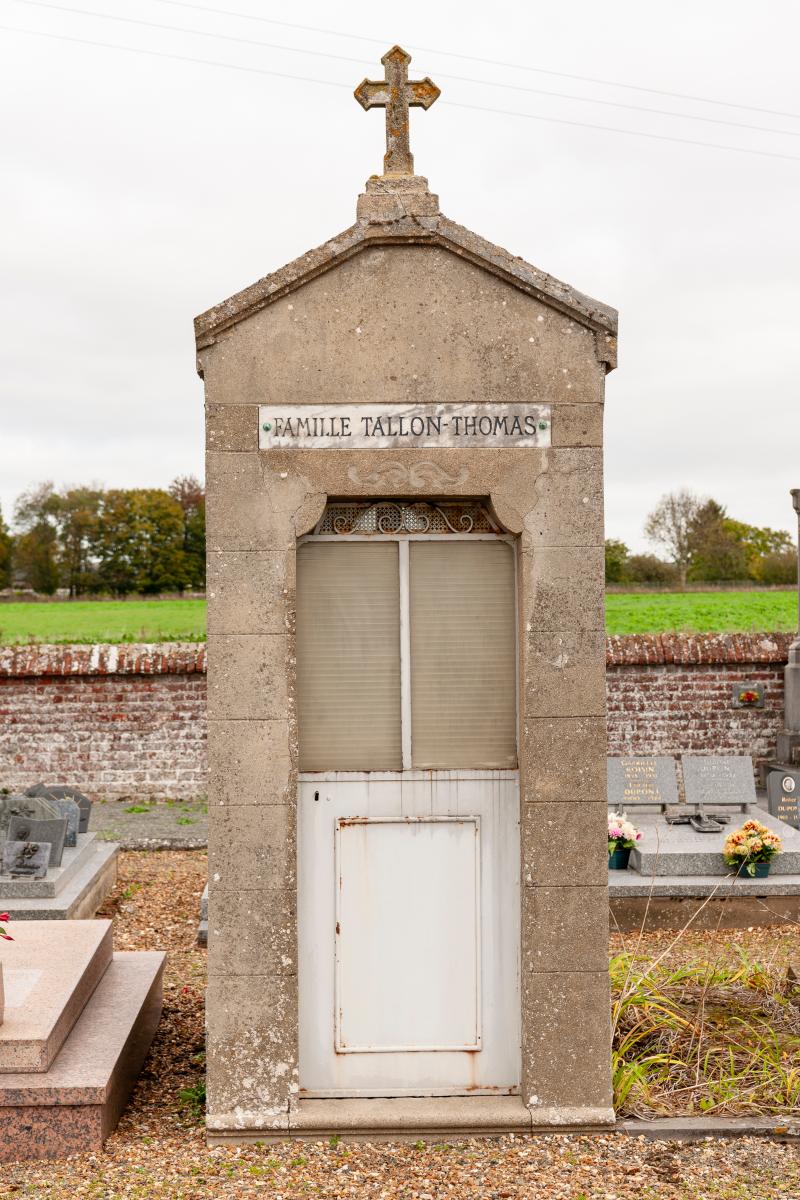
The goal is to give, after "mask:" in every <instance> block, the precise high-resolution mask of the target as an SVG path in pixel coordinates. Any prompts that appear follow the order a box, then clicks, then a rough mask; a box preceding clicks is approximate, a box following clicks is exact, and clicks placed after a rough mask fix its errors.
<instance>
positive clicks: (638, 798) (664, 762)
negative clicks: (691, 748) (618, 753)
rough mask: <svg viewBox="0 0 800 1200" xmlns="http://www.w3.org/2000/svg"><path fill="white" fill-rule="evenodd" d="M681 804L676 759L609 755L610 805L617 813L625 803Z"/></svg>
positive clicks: (630, 804) (639, 804) (665, 756)
mask: <svg viewBox="0 0 800 1200" xmlns="http://www.w3.org/2000/svg"><path fill="white" fill-rule="evenodd" d="M677 803H678V783H677V780H676V778H675V760H674V759H673V758H670V757H669V756H668V755H657V756H655V757H653V758H609V760H608V806H609V808H613V809H614V810H615V811H616V812H619V811H624V810H625V808H626V806H637V807H638V806H641V805H643V804H653V805H667V804H670V805H672V804H677Z"/></svg>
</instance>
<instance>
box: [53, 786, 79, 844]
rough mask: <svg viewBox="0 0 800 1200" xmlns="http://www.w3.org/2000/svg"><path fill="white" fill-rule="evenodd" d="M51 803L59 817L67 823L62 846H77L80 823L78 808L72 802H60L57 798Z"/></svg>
mask: <svg viewBox="0 0 800 1200" xmlns="http://www.w3.org/2000/svg"><path fill="white" fill-rule="evenodd" d="M51 803H52V804H55V806H56V808H57V809H58V811H59V812H60V813H61V816H62V817H64V819H65V820H66V822H67V833H66V837H65V838H64V845H65V846H77V844H78V832H79V830H80V823H81V810H80V808H79V807H78V805H77V804H76V803H75V801H74V800H66V799H65V800H61V799H59V797H57V796H54V797H53V800H52V801H51Z"/></svg>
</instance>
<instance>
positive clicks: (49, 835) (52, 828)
mask: <svg viewBox="0 0 800 1200" xmlns="http://www.w3.org/2000/svg"><path fill="white" fill-rule="evenodd" d="M66 836H67V819H66V817H56V818H55V819H54V820H51V821H32V820H31V819H30V817H12V818H11V821H10V822H9V826H8V840H9V842H41V843H42V844H44V843H45V842H46V843H47V844H48V845H49V846H50V859H49V862H48V864H47V865H48V867H60V866H61V859H62V858H63V857H64V839H65V838H66Z"/></svg>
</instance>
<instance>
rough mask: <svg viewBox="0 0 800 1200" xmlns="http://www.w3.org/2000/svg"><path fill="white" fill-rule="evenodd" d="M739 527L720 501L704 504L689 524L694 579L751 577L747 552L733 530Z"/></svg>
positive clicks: (690, 569)
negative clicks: (729, 516) (734, 527)
mask: <svg viewBox="0 0 800 1200" xmlns="http://www.w3.org/2000/svg"><path fill="white" fill-rule="evenodd" d="M735 525H736V522H735V521H731V520H730V519H729V518H728V516H727V514H726V512H725V509H724V507H723V506H722V505H721V504H719V503H717V501H716V500H706V501H705V502H704V503H703V504H701V506H700V508H699V509H698V510H697V512H696V513H695V514H694V516H693V518H692V520H691V522H690V525H689V552H690V558H691V561H690V564H689V570H688V577H689V578H690V579H694V580H708V581H716V580H719V581H723V580H733V579H747V578H748V576H749V567H748V554H747V549H746V547H745V545H744V544H743V542H742V541H741V540H740V538H739V537H738V536H737V534H736V532H735V530H734V529H733V528H732V527H733V526H735Z"/></svg>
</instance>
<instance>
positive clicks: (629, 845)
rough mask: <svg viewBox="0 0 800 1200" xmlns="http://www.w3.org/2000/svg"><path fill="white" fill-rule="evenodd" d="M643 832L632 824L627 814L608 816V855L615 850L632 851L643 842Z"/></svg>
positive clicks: (611, 813)
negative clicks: (638, 843)
mask: <svg viewBox="0 0 800 1200" xmlns="http://www.w3.org/2000/svg"><path fill="white" fill-rule="evenodd" d="M641 836H642V835H641V832H640V831H639V830H638V829H637V828H636V826H635V825H634V824H632V823H631V822H630V821H629V820H628V818H627V816H626V815H625V813H613V812H610V813H609V814H608V853H609V854H613V853H614V851H615V850H632V849H633V847H634V846H635V845H636V843H637V842H638V841H640V840H641Z"/></svg>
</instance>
